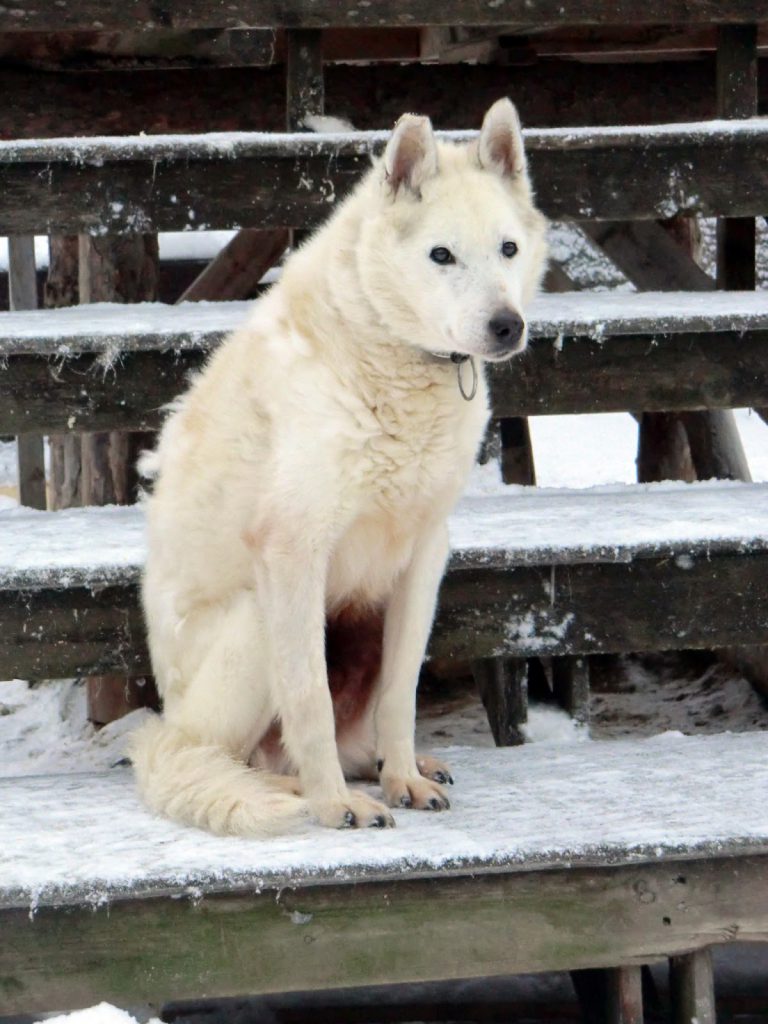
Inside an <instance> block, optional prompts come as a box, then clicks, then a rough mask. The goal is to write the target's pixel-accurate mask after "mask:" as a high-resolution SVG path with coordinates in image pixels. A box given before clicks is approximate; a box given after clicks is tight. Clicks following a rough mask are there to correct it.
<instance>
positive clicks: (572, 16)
mask: <svg viewBox="0 0 768 1024" xmlns="http://www.w3.org/2000/svg"><path fill="white" fill-rule="evenodd" d="M761 18H765V5H764V4H763V3H762V2H761V0H729V2H728V3H723V2H718V0H647V2H646V3H644V4H642V5H639V6H638V4H636V3H635V2H634V0H615V2H613V3H610V4H606V3H605V2H604V0H571V2H570V3H568V4H563V3H562V2H561V0H442V2H440V3H436V2H435V0H409V3H408V4H407V5H405V6H404V5H403V4H402V3H401V2H399V0H365V2H364V3H360V2H359V0H345V2H339V0H289V2H287V3H281V4H275V3H274V2H272V0H228V2H227V3H226V4H214V3H211V2H210V0H186V2H183V3H182V2H181V0H171V2H166V3H164V4H163V6H162V8H161V9H158V7H157V6H156V5H154V4H152V3H148V2H146V0H133V2H130V3H125V4H111V5H109V7H108V8H107V9H105V7H104V4H103V2H102V0H80V2H79V3H78V4H76V5H73V4H70V5H67V6H65V7H61V6H59V4H57V2H56V0H34V3H33V2H32V0H17V2H14V3H12V4H10V5H9V6H7V7H6V8H4V9H2V11H0V32H19V31H31V30H33V31H37V32H52V31H60V32H61V31H73V30H80V31H92V30H94V29H98V30H99V31H113V32H116V31H123V32H125V31H141V32H145V31H148V30H150V29H163V28H165V29H171V28H173V29H200V28H243V27H245V26H247V27H249V28H272V27H284V28H325V27H329V26H333V25H339V26H345V27H349V26H355V27H359V28H362V27H372V26H378V25H406V26H410V25H505V26H507V27H509V28H517V29H531V28H541V27H544V26H557V25H579V24H581V25H611V24H613V25H622V24H630V25H650V24H654V23H657V24H666V25H669V24H709V23H712V22H714V23H731V24H734V23H738V22H748V21H759V20H760V19H761Z"/></svg>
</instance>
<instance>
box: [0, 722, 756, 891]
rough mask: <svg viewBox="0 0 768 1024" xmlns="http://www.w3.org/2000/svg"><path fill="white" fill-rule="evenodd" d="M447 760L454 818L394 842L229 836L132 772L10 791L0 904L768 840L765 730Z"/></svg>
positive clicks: (407, 815)
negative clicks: (161, 796) (145, 793)
mask: <svg viewBox="0 0 768 1024" xmlns="http://www.w3.org/2000/svg"><path fill="white" fill-rule="evenodd" d="M439 754H440V756H443V757H444V758H445V759H446V760H448V762H449V763H450V764H451V767H452V770H453V772H454V776H455V778H456V786H455V787H454V788H453V789H452V790H451V801H452V810H451V811H450V812H448V813H445V814H426V813H419V812H414V811H405V810H401V811H395V817H396V820H397V825H398V827H397V828H395V829H393V830H391V831H390V830H385V831H384V832H381V831H379V830H361V831H359V832H355V831H353V832H342V833H339V832H336V831H334V830H325V829H319V828H318V827H317V826H316V825H314V824H313V823H312V822H311V821H306V822H305V823H304V824H301V825H300V826H299V828H298V830H297V831H296V832H295V833H294V834H292V835H290V836H286V837H278V838H275V839H270V840H269V841H254V840H249V839H242V838H234V837H226V838H219V837H215V836H210V835H207V834H205V833H203V832H200V831H198V830H196V829H193V828H185V827H182V826H178V825H174V824H171V823H169V822H167V821H164V820H161V819H159V818H156V817H154V816H153V815H151V814H149V813H148V812H147V811H146V810H144V808H143V807H142V805H141V804H140V802H139V799H138V796H137V794H136V790H135V787H134V783H133V779H132V777H131V773H130V771H129V770H128V769H124V768H118V769H115V770H113V771H112V772H109V773H105V774H96V775H93V774H87V775H78V774H72V775H63V776H60V777H58V778H51V777H42V776H37V777H29V778H26V779H24V780H19V779H13V780H7V781H0V806H2V807H3V832H4V838H5V842H4V843H3V846H2V848H0V879H1V880H2V881H1V882H0V903H4V904H5V905H16V906H30V907H32V908H34V907H35V906H39V905H44V904H48V903H51V902H57V903H58V902H67V901H70V900H77V901H78V902H80V901H88V902H92V903H93V904H94V905H99V904H101V903H102V902H104V900H106V899H109V898H110V897H114V896H116V895H118V894H120V893H125V892H127V891H130V890H131V889H134V888H140V889H141V891H142V892H144V893H146V892H151V891H160V890H163V891H167V890H171V891H177V892H179V893H184V892H186V893H189V894H192V893H193V892H194V890H195V887H196V886H200V885H206V887H213V888H229V887H245V888H248V889H250V890H254V889H256V890H258V889H260V888H263V887H265V886H280V885H284V884H286V883H288V882H290V883H291V884H292V885H297V884H298V885H300V884H302V883H305V882H310V881H311V880H312V879H317V878H326V879H334V880H344V879H348V878H352V877H359V876H361V875H368V874H371V873H373V874H375V875H377V876H382V875H383V876H388V877H397V876H400V875H402V874H403V873H406V872H407V873H408V874H409V875H410V874H419V873H423V872H430V871H433V870H436V869H441V870H444V871H450V870H460V871H467V870H471V871H475V872H476V871H482V870H484V869H485V870H487V869H493V868H496V867H498V866H500V865H504V866H506V867H509V868H510V869H512V870H514V869H515V868H516V867H517V866H522V865H524V864H535V863H538V864H540V865H550V866H551V865H567V864H571V863H574V862H588V863H619V862H625V863H626V862H632V861H635V860H649V859H650V860H653V859H655V858H657V857H663V856H664V855H668V854H676V855H682V856H689V855H690V856H696V855H697V854H698V855H702V854H704V853H707V852H710V853H711V852H712V851H713V850H714V851H721V852H722V851H725V850H727V849H728V848H729V847H731V846H732V845H734V844H735V845H736V846H738V847H741V848H743V847H745V846H754V847H757V846H759V845H761V844H762V845H764V844H766V843H768V803H766V800H765V792H766V789H767V788H768V734H766V733H762V732H758V733H742V734H738V735H719V736H707V737H681V736H679V735H676V734H669V733H667V734H664V735H663V736H661V737H657V738H654V739H650V740H631V741H624V740H616V741H614V742H612V743H586V744H565V745H561V746H558V747H557V748H556V749H555V748H553V747H551V746H550V745H548V744H535V743H532V744H530V745H526V746H524V747H516V748H499V749H494V750H476V749H475V750H472V749H470V748H461V747H454V748H449V749H447V750H443V751H440V752H439ZM640 778H642V780H643V785H642V786H638V785H637V780H638V779H640ZM670 779H674V780H675V784H674V785H670ZM371 791H372V792H376V788H375V787H371ZM116 807H119V808H120V814H115V808H116Z"/></svg>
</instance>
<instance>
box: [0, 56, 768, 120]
mask: <svg viewBox="0 0 768 1024" xmlns="http://www.w3.org/2000/svg"><path fill="white" fill-rule="evenodd" d="M17 38H18V37H17ZM765 65H768V60H763V61H762V65H761V66H765ZM674 71H675V86H674V89H671V88H670V84H669V67H668V65H667V64H665V63H659V64H655V63H651V64H648V63H642V64H639V65H637V64H626V63H620V64H608V65H606V64H589V65H585V64H581V63H579V62H577V61H567V60H548V59H546V58H542V59H541V60H540V61H538V62H537V63H536V64H534V65H529V64H526V65H525V66H523V67H516V66H507V65H504V66H499V65H488V64H485V65H483V64H478V65H470V64H460V65H441V66H437V65H435V64H428V65H420V64H413V65H408V66H404V65H402V64H400V63H395V64H389V63H385V64H371V65H370V66H359V65H356V66H350V65H330V66H329V65H326V66H325V67H324V75H323V77H324V80H325V94H326V105H327V108H328V110H332V111H333V112H334V114H336V115H337V116H339V117H345V118H347V120H349V121H350V122H351V123H352V124H353V125H354V126H355V127H356V128H358V129H375V128H389V127H390V126H391V125H392V124H394V122H395V120H396V119H397V118H398V117H399V116H400V114H402V113H403V111H405V110H414V111H418V112H420V113H426V114H429V115H430V116H431V117H432V119H433V121H434V123H435V124H436V125H437V126H438V127H440V128H471V127H477V126H479V125H480V123H481V120H482V116H483V114H484V113H485V111H486V110H487V109H488V107H489V106H490V105H491V104H492V103H493V102H494V101H495V100H497V99H498V98H499V96H504V95H509V96H511V97H513V99H514V101H515V104H516V105H517V108H518V110H519V111H520V116H521V118H522V121H523V124H525V125H526V126H527V127H533V126H536V125H541V126H546V127H557V126H559V125H578V124H591V125H610V124H647V123H653V124H663V123H667V122H675V121H677V122H679V121H701V120H705V119H706V118H709V117H714V116H715V108H714V97H713V95H712V77H713V74H714V69H713V67H712V66H711V63H710V62H709V61H706V60H690V61H688V60H677V61H676V62H675V68H674ZM761 78H762V88H761V91H760V100H761V103H765V102H768V76H767V75H765V74H763V75H762V76H761ZM0 94H3V95H4V96H5V97H6V104H5V105H4V106H3V107H2V109H0V138H6V139H44V138H53V137H60V136H63V135H65V136H89V135H109V134H121V135H132V134H138V133H139V132H140V131H144V132H147V134H156V133H158V132H166V131H168V126H169V125H172V126H173V130H174V131H177V132H210V131H229V130H232V129H234V128H238V129H240V130H249V131H282V130H283V128H284V126H285V68H284V67H283V66H282V65H281V66H278V67H274V68H252V67H249V68H207V67H197V68H195V69H194V70H177V69H174V70H172V71H152V70H149V71H146V70H142V71H141V73H140V74H137V73H136V72H135V71H125V70H120V69H115V70H109V71H99V73H98V89H94V75H93V72H90V71H88V72H76V71H72V70H70V69H69V68H68V69H67V70H66V71H62V72H56V71H46V73H45V74H40V73H39V72H35V71H29V70H25V69H21V68H11V67H0ZM254 95H258V98H259V101H258V103H254V101H253V97H254Z"/></svg>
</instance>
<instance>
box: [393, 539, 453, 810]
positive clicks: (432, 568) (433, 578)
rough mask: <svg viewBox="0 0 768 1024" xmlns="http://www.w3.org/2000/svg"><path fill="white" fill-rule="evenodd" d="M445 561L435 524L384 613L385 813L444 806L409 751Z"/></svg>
mask: <svg viewBox="0 0 768 1024" xmlns="http://www.w3.org/2000/svg"><path fill="white" fill-rule="evenodd" d="M447 557H448V529H447V526H446V524H445V523H444V522H441V523H439V524H438V525H436V526H434V527H433V528H432V529H431V530H429V532H427V533H426V534H425V535H424V536H422V537H421V538H420V540H419V542H418V543H417V545H416V548H415V551H414V555H413V558H412V559H411V562H410V564H409V565H408V567H407V568H406V569H405V571H404V572H403V573H402V575H401V576H400V578H399V580H398V582H397V584H396V586H395V590H394V592H393V594H392V597H391V599H390V602H389V605H388V607H387V613H386V619H385V623H384V656H383V660H382V667H381V684H380V689H379V701H378V704H377V707H376V716H375V726H376V751H377V759H378V764H379V766H380V767H379V777H380V780H381V786H382V789H383V790H384V795H385V797H386V800H387V803H388V804H389V805H390V807H418V808H421V809H423V810H434V811H440V810H444V809H446V808H447V807H449V806H450V805H449V803H448V799H447V797H446V795H445V793H444V792H443V789H442V787H441V786H440V785H439V784H438V783H437V782H435V781H432V780H430V779H428V778H424V777H422V775H421V774H420V772H419V767H418V765H417V762H416V752H415V749H414V730H415V724H416V686H417V684H418V680H419V670H420V668H421V663H422V661H423V660H424V652H425V650H426V647H427V641H428V639H429V632H430V629H431V628H432V619H433V618H434V615H435V605H436V603H437V592H438V589H439V587H440V580H441V579H442V576H443V572H444V570H445V562H446V559H447ZM445 775H446V777H447V769H446V770H445Z"/></svg>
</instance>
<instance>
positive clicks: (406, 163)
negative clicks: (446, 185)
mask: <svg viewBox="0 0 768 1024" xmlns="http://www.w3.org/2000/svg"><path fill="white" fill-rule="evenodd" d="M384 173H385V174H386V180H387V184H388V185H389V187H390V189H391V190H392V195H395V196H396V195H397V193H398V191H399V190H400V187H401V186H402V187H403V188H405V189H407V190H408V191H409V192H411V193H413V194H414V195H416V196H418V195H419V194H420V189H421V186H422V185H423V183H424V182H425V181H426V180H427V178H430V177H432V175H434V174H436V173H437V146H436V145H435V136H434V134H433V132H432V122H431V121H430V120H429V118H428V117H418V116H417V115H416V114H403V116H402V117H401V118H400V120H399V121H398V122H397V124H396V125H395V129H394V131H393V132H392V138H391V139H390V140H389V142H388V143H387V148H386V149H385V151H384Z"/></svg>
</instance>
